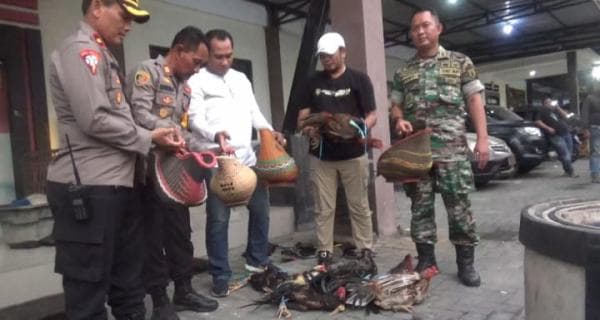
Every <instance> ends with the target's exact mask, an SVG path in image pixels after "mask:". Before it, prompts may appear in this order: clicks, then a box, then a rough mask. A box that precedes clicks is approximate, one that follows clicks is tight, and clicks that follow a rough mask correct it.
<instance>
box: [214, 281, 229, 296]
mask: <svg viewBox="0 0 600 320" xmlns="http://www.w3.org/2000/svg"><path fill="white" fill-rule="evenodd" d="M210 295H211V296H213V297H215V298H224V297H227V296H228V295H229V281H227V280H217V281H213V286H212V288H211V289H210Z"/></svg>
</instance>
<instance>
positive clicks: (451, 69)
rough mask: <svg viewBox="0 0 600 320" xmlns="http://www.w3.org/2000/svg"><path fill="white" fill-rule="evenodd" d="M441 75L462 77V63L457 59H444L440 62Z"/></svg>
mask: <svg viewBox="0 0 600 320" xmlns="http://www.w3.org/2000/svg"><path fill="white" fill-rule="evenodd" d="M440 76H442V77H460V63H458V62H457V61H442V62H441V64H440Z"/></svg>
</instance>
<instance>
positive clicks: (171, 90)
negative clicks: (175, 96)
mask: <svg viewBox="0 0 600 320" xmlns="http://www.w3.org/2000/svg"><path fill="white" fill-rule="evenodd" d="M158 90H162V91H170V92H173V91H175V89H174V88H173V87H172V86H167V85H164V84H161V85H160V86H159V87H158Z"/></svg>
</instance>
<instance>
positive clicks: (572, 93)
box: [567, 51, 580, 115]
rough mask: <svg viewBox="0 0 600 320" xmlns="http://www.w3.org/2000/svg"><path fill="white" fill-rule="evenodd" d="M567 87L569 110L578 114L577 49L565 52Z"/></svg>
mask: <svg viewBox="0 0 600 320" xmlns="http://www.w3.org/2000/svg"><path fill="white" fill-rule="evenodd" d="M567 79H568V80H567V88H568V89H569V100H570V102H571V108H570V109H569V111H571V112H574V113H575V114H577V115H579V114H580V112H579V83H578V81H577V51H569V52H567Z"/></svg>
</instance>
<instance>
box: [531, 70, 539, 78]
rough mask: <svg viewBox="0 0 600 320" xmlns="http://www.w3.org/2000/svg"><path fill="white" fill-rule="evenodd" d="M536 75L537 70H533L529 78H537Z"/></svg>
mask: <svg viewBox="0 0 600 320" xmlns="http://www.w3.org/2000/svg"><path fill="white" fill-rule="evenodd" d="M536 73H537V72H536V71H535V70H531V71H529V76H530V77H535V74H536Z"/></svg>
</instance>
